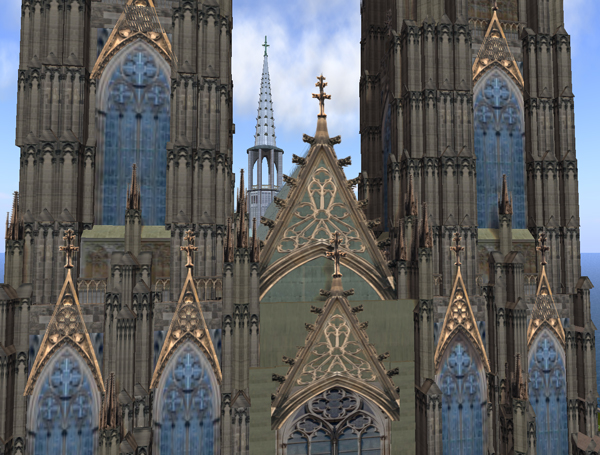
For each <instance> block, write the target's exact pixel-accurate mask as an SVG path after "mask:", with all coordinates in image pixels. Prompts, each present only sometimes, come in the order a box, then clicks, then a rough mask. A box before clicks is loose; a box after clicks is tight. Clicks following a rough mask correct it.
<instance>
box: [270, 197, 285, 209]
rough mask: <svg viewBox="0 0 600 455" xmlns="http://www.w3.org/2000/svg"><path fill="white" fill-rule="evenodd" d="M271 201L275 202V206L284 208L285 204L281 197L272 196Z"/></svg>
mask: <svg viewBox="0 0 600 455" xmlns="http://www.w3.org/2000/svg"><path fill="white" fill-rule="evenodd" d="M273 202H275V205H276V206H277V207H279V208H280V209H283V208H285V205H286V201H285V199H281V198H278V197H275V198H273Z"/></svg>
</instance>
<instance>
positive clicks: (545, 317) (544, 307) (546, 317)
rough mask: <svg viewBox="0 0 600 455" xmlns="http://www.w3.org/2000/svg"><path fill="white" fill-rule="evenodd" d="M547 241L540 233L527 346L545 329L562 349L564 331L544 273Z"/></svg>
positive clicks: (543, 233)
mask: <svg viewBox="0 0 600 455" xmlns="http://www.w3.org/2000/svg"><path fill="white" fill-rule="evenodd" d="M547 241H548V237H547V235H546V233H545V232H541V233H540V237H539V239H538V246H537V247H536V249H537V250H538V251H539V252H540V253H541V254H542V262H541V265H542V270H541V272H540V277H539V282H538V288H537V293H536V297H535V304H534V305H533V310H532V311H531V320H530V321H529V327H528V328H527V344H528V345H529V346H531V343H532V342H533V340H534V339H535V337H536V335H537V334H538V332H539V331H540V330H542V329H543V328H544V327H547V328H549V329H550V330H551V331H552V332H554V334H555V335H556V336H557V337H558V339H559V340H560V342H561V343H562V345H563V347H564V345H565V330H564V328H563V325H562V322H561V320H560V315H559V314H558V311H557V309H556V306H555V305H554V298H553V296H552V288H551V287H550V282H549V281H548V275H547V273H546V266H547V265H548V263H547V261H546V253H547V252H548V251H549V250H550V247H549V246H548V245H547V244H546V242H547Z"/></svg>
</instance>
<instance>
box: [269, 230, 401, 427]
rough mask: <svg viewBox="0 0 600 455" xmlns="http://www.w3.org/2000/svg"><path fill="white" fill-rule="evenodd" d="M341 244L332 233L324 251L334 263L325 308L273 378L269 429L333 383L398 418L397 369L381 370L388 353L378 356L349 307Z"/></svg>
mask: <svg viewBox="0 0 600 455" xmlns="http://www.w3.org/2000/svg"><path fill="white" fill-rule="evenodd" d="M340 243H341V240H340V237H339V234H338V233H337V232H336V233H335V234H334V235H333V238H332V240H331V244H332V247H333V251H332V252H328V253H326V257H328V258H330V259H333V260H334V262H335V263H336V269H335V270H336V272H335V273H334V275H333V277H334V280H333V283H332V287H331V291H330V292H324V293H323V294H325V295H328V296H329V298H328V299H327V301H326V302H325V305H324V306H323V309H317V308H315V309H314V310H311V311H312V312H313V313H315V314H317V320H316V322H315V323H314V324H305V327H306V329H307V331H308V335H307V337H306V343H305V346H304V347H302V348H300V350H299V352H298V354H297V356H296V358H295V359H288V358H287V357H286V362H285V363H287V364H288V365H290V369H289V371H288V374H287V375H286V376H279V375H277V377H274V378H273V380H275V381H277V382H279V383H280V386H279V388H278V390H277V392H276V393H275V394H274V395H273V396H272V398H273V402H272V405H271V428H272V429H278V428H280V427H281V425H282V424H283V423H284V422H285V421H286V419H287V417H288V416H289V415H290V413H292V412H294V411H295V410H296V409H297V407H298V406H299V405H301V404H303V403H305V402H306V400H307V399H309V398H311V397H313V396H315V395H316V394H318V393H319V392H318V391H322V390H326V389H327V388H331V387H334V386H335V387H347V388H350V389H352V390H354V391H356V392H357V393H360V394H361V395H363V396H365V397H367V398H369V399H371V400H373V401H374V402H375V403H376V404H377V405H379V406H380V407H381V409H382V410H383V411H384V412H385V413H386V414H387V415H388V417H389V418H390V419H391V420H398V418H399V405H400V397H399V393H398V390H397V388H396V386H395V384H394V382H393V381H392V379H391V378H392V377H393V376H394V375H396V374H397V373H398V372H397V371H396V370H391V371H387V370H386V369H385V368H384V366H383V363H382V362H383V360H385V359H386V358H387V356H388V355H389V353H386V354H384V355H383V356H379V355H378V354H377V351H376V349H375V347H374V346H373V345H372V344H370V343H369V337H368V335H367V333H366V329H367V327H368V323H367V322H363V323H361V322H360V321H359V319H358V317H357V316H356V314H357V313H358V312H359V311H356V310H354V309H353V308H352V307H351V306H350V303H349V302H348V300H347V298H346V294H345V293H344V292H343V290H342V288H341V276H342V275H341V273H339V260H340V258H341V257H344V256H345V253H342V252H340V251H339V246H340ZM361 311H362V308H361Z"/></svg>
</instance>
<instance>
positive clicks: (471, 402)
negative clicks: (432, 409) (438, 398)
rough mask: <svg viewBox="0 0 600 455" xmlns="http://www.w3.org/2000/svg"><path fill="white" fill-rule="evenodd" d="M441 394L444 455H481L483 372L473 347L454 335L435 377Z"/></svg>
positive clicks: (483, 413) (482, 437)
mask: <svg viewBox="0 0 600 455" xmlns="http://www.w3.org/2000/svg"><path fill="white" fill-rule="evenodd" d="M436 380H437V383H438V385H439V386H440V388H441V390H442V441H443V442H442V445H443V447H444V455H480V454H482V453H483V448H484V430H485V415H486V406H487V393H486V382H485V371H484V368H483V363H482V362H481V361H480V360H479V357H478V356H477V354H476V352H475V350H474V349H473V347H472V344H471V343H470V342H469V341H467V340H466V339H465V338H464V337H463V336H462V335H456V336H455V337H454V339H453V340H452V342H451V343H450V345H449V347H448V349H447V350H446V354H445V355H444V357H443V359H442V362H441V367H440V372H439V373H438V375H437V377H436Z"/></svg>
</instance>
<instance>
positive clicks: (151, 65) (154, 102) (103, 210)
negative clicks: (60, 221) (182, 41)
mask: <svg viewBox="0 0 600 455" xmlns="http://www.w3.org/2000/svg"><path fill="white" fill-rule="evenodd" d="M170 77H171V69H170V67H169V65H168V64H167V62H166V61H165V60H164V59H163V58H162V57H161V56H160V55H159V54H158V52H157V51H156V50H155V49H153V48H152V47H151V46H150V45H149V44H148V43H146V42H144V41H142V40H138V41H135V42H134V43H132V44H130V45H129V46H127V47H125V48H124V49H123V50H121V51H120V52H119V53H118V54H117V55H116V56H115V57H114V58H113V59H112V60H111V61H110V63H109V64H108V66H107V67H106V69H105V71H104V72H103V73H102V78H101V79H100V82H99V85H98V92H97V106H98V112H97V122H98V126H97V127H98V143H97V156H98V159H97V162H96V169H97V170H96V172H97V174H96V182H97V184H96V197H95V200H96V204H95V221H96V223H97V224H104V225H123V224H124V223H125V198H126V194H127V185H128V183H129V179H130V174H131V166H132V164H134V163H136V164H137V166H138V169H139V178H140V184H141V185H140V186H141V192H142V219H143V223H144V224H145V225H151V226H152V225H155V226H158V225H163V224H164V223H165V212H166V187H167V150H166V146H167V142H168V141H169V139H170V123H171V117H170V104H171V85H170Z"/></svg>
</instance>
